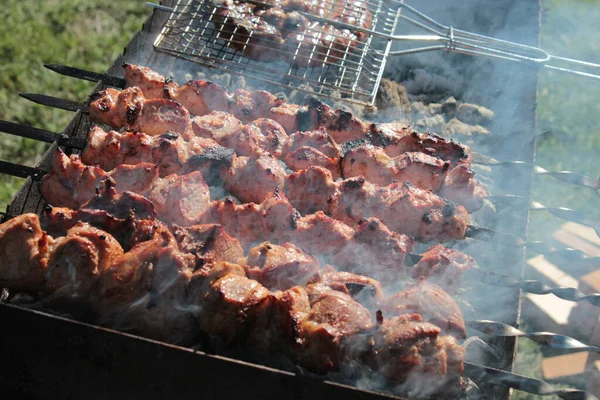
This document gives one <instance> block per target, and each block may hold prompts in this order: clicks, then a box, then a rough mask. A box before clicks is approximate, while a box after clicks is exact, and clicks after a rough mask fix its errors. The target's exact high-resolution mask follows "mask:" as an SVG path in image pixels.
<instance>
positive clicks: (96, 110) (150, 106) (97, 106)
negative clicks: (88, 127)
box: [88, 87, 190, 136]
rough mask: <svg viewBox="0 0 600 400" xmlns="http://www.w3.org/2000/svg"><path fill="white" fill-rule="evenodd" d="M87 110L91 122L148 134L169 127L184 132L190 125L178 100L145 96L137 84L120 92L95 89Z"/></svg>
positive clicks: (155, 133) (162, 131) (162, 130)
mask: <svg viewBox="0 0 600 400" xmlns="http://www.w3.org/2000/svg"><path fill="white" fill-rule="evenodd" d="M88 110H89V112H90V118H91V119H92V121H94V122H97V123H102V124H106V125H109V126H111V127H113V128H116V129H121V128H125V129H127V130H137V131H142V132H144V133H146V134H148V135H151V136H158V135H162V134H164V133H166V132H169V131H172V132H177V133H183V132H185V131H186V130H187V129H188V128H189V125H190V113H189V111H188V110H187V109H186V108H185V107H183V106H182V105H181V104H179V103H177V102H175V101H172V100H169V99H164V98H151V99H146V98H145V97H144V95H143V93H142V90H141V89H139V88H137V87H129V88H127V89H123V90H122V91H120V92H119V91H118V90H115V89H112V88H109V89H106V90H103V91H101V92H98V93H95V94H94V95H93V96H91V98H90V102H89V104H88Z"/></svg>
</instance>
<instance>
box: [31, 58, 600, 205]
mask: <svg viewBox="0 0 600 400" xmlns="http://www.w3.org/2000/svg"><path fill="white" fill-rule="evenodd" d="M44 67H46V68H48V69H50V70H52V71H54V72H57V73H59V74H61V75H65V76H69V77H73V78H78V79H83V80H87V81H90V82H100V81H101V82H102V83H103V84H105V85H109V86H114V87H118V88H124V87H125V86H126V82H125V80H124V79H123V78H117V77H114V76H110V75H107V74H100V73H97V72H93V71H87V70H83V69H80V68H75V67H70V66H66V65H60V64H44ZM21 96H22V97H24V98H26V99H28V100H31V101H33V102H35V103H38V104H42V105H51V106H53V107H58V108H62V109H64V110H68V111H82V112H87V108H84V107H82V106H81V105H80V104H78V103H75V102H73V103H65V101H66V100H63V102H58V101H56V102H54V101H52V104H49V102H50V101H51V99H53V98H52V97H50V96H45V95H38V94H32V93H23V94H21ZM547 132H548V131H542V132H541V133H540V135H543V134H545V133H547ZM472 156H473V163H474V164H480V165H487V166H502V165H514V166H531V167H532V168H533V173H534V174H536V175H540V176H551V177H553V178H555V179H557V180H559V181H561V182H566V183H571V184H574V185H579V186H585V187H589V188H590V189H592V190H594V191H595V192H596V194H597V195H598V196H600V178H597V179H594V178H592V177H589V176H585V175H581V174H578V173H575V172H571V171H557V172H552V171H548V170H546V169H544V168H542V167H540V166H537V165H533V166H532V165H531V164H530V163H527V162H524V161H498V160H496V159H494V158H492V157H489V156H485V155H483V154H479V153H472ZM488 197H491V198H494V197H496V198H498V199H499V200H500V201H505V200H519V199H522V197H519V196H512V195H492V196H488Z"/></svg>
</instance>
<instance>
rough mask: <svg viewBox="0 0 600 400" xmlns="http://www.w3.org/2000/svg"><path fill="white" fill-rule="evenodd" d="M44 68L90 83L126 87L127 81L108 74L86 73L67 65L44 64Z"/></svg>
mask: <svg viewBox="0 0 600 400" xmlns="http://www.w3.org/2000/svg"><path fill="white" fill-rule="evenodd" d="M44 67H46V68H48V69H49V70H52V71H54V72H58V73H59V74H61V75H66V76H73V77H75V78H79V79H83V80H86V81H90V82H99V81H100V82H102V83H103V84H105V85H109V86H115V87H120V88H124V87H125V79H123V78H117V77H114V76H110V75H107V74H100V73H97V72H92V71H86V70H83V69H79V68H75V67H67V66H66V65H60V64H44Z"/></svg>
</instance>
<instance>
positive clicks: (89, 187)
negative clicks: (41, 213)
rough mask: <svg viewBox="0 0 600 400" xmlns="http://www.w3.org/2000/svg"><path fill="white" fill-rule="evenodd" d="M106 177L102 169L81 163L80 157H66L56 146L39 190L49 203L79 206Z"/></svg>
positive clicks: (87, 199) (94, 192) (92, 195)
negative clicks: (48, 169) (48, 170)
mask: <svg viewBox="0 0 600 400" xmlns="http://www.w3.org/2000/svg"><path fill="white" fill-rule="evenodd" d="M107 177H108V175H107V174H106V172H104V171H103V170H102V169H100V168H98V167H92V166H87V165H84V164H83V163H82V162H81V159H80V158H79V156H76V155H71V157H68V156H67V155H66V154H65V153H63V152H62V151H61V150H60V149H58V150H56V152H55V154H54V157H53V158H52V165H51V167H50V173H48V174H46V175H45V176H44V177H43V178H42V182H41V183H40V193H41V194H42V197H44V200H46V202H47V203H48V204H52V205H54V206H59V207H69V208H79V206H81V205H82V204H83V203H85V202H87V201H89V200H90V199H91V198H92V197H94V195H95V194H96V192H97V191H98V190H99V189H100V188H101V187H102V184H103V182H104V181H105V180H106V178H107Z"/></svg>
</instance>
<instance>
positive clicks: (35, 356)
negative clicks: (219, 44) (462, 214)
mask: <svg viewBox="0 0 600 400" xmlns="http://www.w3.org/2000/svg"><path fill="white" fill-rule="evenodd" d="M515 1H516V0H515ZM432 3H436V2H432ZM527 4H528V10H529V11H530V12H529V15H527V19H528V22H529V26H530V27H531V29H530V31H529V32H528V38H527V39H528V41H529V42H530V43H528V44H531V45H535V44H537V35H538V31H539V25H538V21H539V12H540V8H539V3H538V2H537V1H535V0H527ZM164 6H166V7H175V6H177V4H176V0H167V1H164ZM430 6H433V5H430ZM463 6H464V7H465V8H466V7H472V6H473V5H472V4H469V3H468V2H467V3H464V4H463V5H461V7H463ZM507 8H510V5H508V6H507ZM433 15H435V13H433ZM168 21H169V14H167V13H165V12H163V11H155V12H154V13H153V14H152V16H151V17H150V18H149V19H148V20H147V21H146V24H145V25H144V27H143V29H142V30H141V31H140V32H138V33H137V34H136V36H135V37H134V38H133V39H132V40H131V42H130V43H129V45H128V46H127V47H126V49H125V52H124V54H123V55H122V56H121V57H119V58H118V59H117V60H115V62H114V63H113V65H112V66H111V68H110V69H109V70H108V74H110V75H112V76H120V75H121V74H122V72H121V69H120V65H121V64H122V63H123V62H128V63H138V64H142V65H146V66H148V67H150V68H153V69H155V70H158V71H184V70H188V69H189V68H190V64H189V62H190V61H189V60H186V59H183V58H181V57H180V58H178V59H176V58H173V57H171V56H170V54H172V53H169V52H168V51H161V52H156V51H154V46H155V45H157V43H158V45H165V43H166V40H167V39H166V36H165V30H164V29H166V28H165V26H168V25H165V24H167V22H168ZM507 23H508V22H507ZM390 24H391V25H393V24H392V23H391V22H390ZM391 25H390V31H393V26H391ZM470 28H471V29H473V30H477V28H478V27H470ZM179 33H180V36H181V37H182V38H184V39H185V38H186V36H185V32H183V31H181V32H179ZM157 38H158V39H157ZM520 39H523V38H522V37H521V38H520ZM157 41H158V42H157ZM177 44H178V45H179V44H180V43H177ZM188 44H190V46H191V45H192V44H193V43H192V42H189V43H188ZM198 49H200V47H198ZM388 50H389V47H388ZM211 51H216V50H211ZM221 51H224V52H225V53H226V52H227V50H224V49H221ZM209 54H210V55H207V58H208V59H210V58H211V57H214V54H213V53H209ZM453 61H455V62H456V63H457V64H460V63H461V62H462V60H461V59H460V56H459V57H457V58H456V59H454V60H453ZM348 63H349V61H348ZM348 65H350V64H348ZM486 66H487V69H486V71H487V72H486V73H484V74H482V75H480V76H479V77H480V79H482V81H485V80H488V79H489V78H493V77H497V76H498V75H500V74H507V75H511V76H518V77H519V78H520V79H519V82H521V84H520V85H521V86H520V87H521V89H523V88H524V90H522V91H521V92H520V93H521V94H520V96H521V97H520V98H519V104H521V105H522V107H520V108H519V109H518V110H516V111H515V110H506V109H504V110H501V111H500V112H499V113H498V114H497V120H498V121H511V123H512V124H514V126H510V127H509V128H510V129H503V128H506V127H507V126H506V125H505V124H499V125H498V126H497V127H496V128H498V130H499V131H501V132H502V131H504V132H510V131H511V130H512V131H513V132H514V130H515V128H516V127H518V128H519V132H521V133H523V134H506V135H498V137H497V142H494V143H491V144H490V143H488V146H486V147H484V148H475V149H474V150H475V151H478V152H480V153H484V154H489V155H490V156H494V155H495V154H494V153H490V149H492V148H496V149H499V150H500V151H504V150H507V149H510V150H511V154H513V155H514V158H515V159H517V160H520V161H524V162H526V163H529V165H533V163H534V161H535V140H532V136H531V135H529V136H528V135H527V134H526V133H528V132H535V128H536V122H535V95H536V92H535V90H536V84H537V77H536V71H535V70H533V69H529V68H524V67H523V66H521V65H516V64H515V65H510V66H506V65H502V68H495V66H494V65H493V64H486ZM246 68H248V69H252V68H253V66H251V65H247V66H246ZM348 70H349V69H348ZM382 71H383V70H382ZM228 72H230V73H235V72H234V71H228ZM314 73H319V74H328V73H329V72H328V67H327V66H326V68H324V69H323V70H321V71H317V68H315V71H314ZM348 73H349V72H348ZM360 73H363V72H362V71H361V72H360ZM382 73H383V72H382ZM359 75H360V74H359ZM344 76H349V75H344ZM381 76H382V75H379V76H378V77H377V78H376V79H381ZM324 77H325V75H322V77H321V78H318V77H317V78H316V79H317V80H318V79H321V80H322V81H327V80H326V78H324ZM355 78H356V76H354V78H353V79H355ZM489 82H491V83H490V84H489V85H488V87H487V89H486V91H484V92H482V93H481V94H480V100H481V103H482V104H485V102H486V100H490V99H491V98H493V97H494V96H495V95H497V93H498V92H499V91H501V92H502V91H507V90H510V88H506V87H504V86H503V85H502V83H503V82H502V81H501V80H498V79H489ZM106 83H107V82H100V83H99V84H98V86H97V87H96V90H99V89H102V88H104V87H105V86H104V85H105V84H106ZM110 83H111V82H108V84H110ZM113 84H114V83H113ZM89 128H90V121H89V118H88V116H87V115H86V113H85V112H83V111H82V110H79V111H78V112H77V114H76V115H75V117H74V118H73V120H72V121H71V122H70V124H69V125H68V126H67V128H66V129H65V131H64V132H63V135H66V136H63V137H62V138H61V139H59V138H57V141H56V142H54V143H53V145H52V146H51V148H50V149H49V151H48V152H47V153H46V155H45V156H44V158H43V160H42V162H41V163H40V165H38V166H37V168H38V169H39V170H40V171H44V170H48V169H49V166H50V161H51V158H52V154H53V152H54V150H55V149H56V148H57V147H58V146H59V145H61V146H63V145H65V143H66V140H73V139H82V140H83V139H85V138H86V135H87V133H88V131H89ZM533 139H534V138H533ZM71 143H76V142H71ZM73 147H75V148H76V146H73ZM67 149H72V147H68V148H67ZM75 151H76V150H75ZM505 154H508V153H507V152H505ZM0 167H1V166H0ZM2 171H3V172H9V173H13V174H21V175H26V176H29V177H28V179H27V181H26V183H25V184H24V186H23V187H22V188H21V190H20V191H19V192H18V193H17V195H16V196H15V198H14V199H13V201H12V202H11V204H10V206H9V207H8V209H7V214H8V215H18V214H21V213H26V212H36V213H41V212H42V210H43V207H44V202H43V200H42V198H41V196H40V194H39V183H38V180H37V179H36V176H31V171H30V170H21V171H19V170H13V171H9V170H7V169H2ZM519 174H520V175H518V176H515V175H514V174H513V175H512V176H510V177H507V176H506V175H505V174H504V173H503V171H502V170H495V171H493V172H492V174H491V175H492V176H491V178H492V180H493V181H494V185H495V187H494V190H495V191H497V193H512V194H515V195H518V196H522V197H523V198H525V199H528V198H529V192H530V188H531V176H532V171H531V169H530V168H523V169H521V170H520V172H519ZM527 203H528V202H527V201H526V202H525V204H527ZM528 212H529V211H528V208H527V207H523V206H512V207H511V206H509V207H505V208H504V209H502V210H499V211H498V218H497V220H496V222H495V225H494V226H493V228H494V229H496V230H498V231H500V232H510V233H512V234H514V235H516V236H520V237H522V238H525V237H526V233H527V232H526V231H527V222H528ZM456 245H457V247H460V248H461V249H462V250H463V251H465V252H467V253H469V254H473V255H474V256H475V257H476V259H477V261H478V262H479V263H480V264H481V265H494V266H495V267H496V270H498V271H499V272H501V273H504V274H506V275H508V276H510V277H513V278H516V279H517V280H518V279H519V278H520V277H522V268H523V259H524V251H525V250H524V247H523V246H520V247H510V246H506V245H504V244H501V243H495V242H493V240H492V242H483V241H474V240H465V241H462V242H461V243H456ZM472 295H473V296H480V297H481V298H482V299H485V298H486V296H487V293H486V290H485V288H484V287H475V288H474V289H473V294H472ZM497 296H499V297H503V298H505V299H506V302H505V303H504V304H503V307H501V309H490V308H483V309H480V308H476V309H475V310H473V315H479V316H480V317H485V318H486V319H493V320H496V321H500V322H503V323H505V324H508V325H511V326H518V324H519V317H520V309H521V305H520V297H519V289H518V286H513V287H508V288H504V289H501V290H499V291H498V294H497ZM475 307H483V305H482V306H477V305H476V306H475ZM484 313H485V314H484ZM0 318H2V320H3V322H4V324H3V325H4V328H3V336H4V338H3V340H2V341H1V343H2V344H1V346H2V354H4V355H5V357H4V360H3V361H4V362H3V363H2V365H1V366H0V371H1V372H0V388H1V389H0V392H6V393H8V394H13V395H14V394H19V395H21V396H23V395H25V396H31V397H44V398H54V397H56V398H70V397H77V396H79V395H80V393H86V394H87V395H88V397H91V398H107V397H108V398H114V397H128V398H129V397H131V398H137V397H142V396H144V397H150V398H159V397H164V396H171V397H183V396H185V395H198V394H199V393H201V394H202V395H203V396H207V397H209V398H233V397H234V396H236V397H237V396H244V397H250V398H255V397H256V398H258V397H259V396H260V397H261V398H273V399H275V398H280V397H281V396H284V397H290V396H294V398H299V399H300V398H302V399H304V398H323V399H325V398H331V397H337V396H345V397H347V398H373V399H375V398H388V397H389V396H388V395H385V394H382V393H379V392H370V391H368V390H363V389H357V388H354V387H351V386H345V385H343V384H339V383H332V382H328V381H322V380H317V379H314V378H313V377H308V376H306V375H305V374H303V373H302V372H301V371H297V372H295V373H293V372H289V371H284V370H280V369H275V368H271V367H264V366H260V365H256V364H254V363H250V362H248V361H247V360H246V361H240V360H236V359H233V358H226V357H223V356H219V355H211V354H206V353H203V352H199V351H195V350H193V349H184V348H181V347H177V346H172V345H167V344H164V343H160V342H156V341H152V340H148V339H144V338H140V337H136V336H132V335H129V334H125V333H122V332H117V331H113V330H109V329H105V328H100V327H96V326H92V325H88V324H85V323H82V322H77V321H73V320H71V319H68V318H64V317H61V316H56V315H50V314H48V313H46V312H43V311H36V310H32V309H29V308H23V307H19V306H14V305H9V304H5V303H0ZM467 319H469V318H467ZM470 319H473V318H470ZM513 333H514V332H513ZM488 345H489V346H490V348H492V349H493V351H492V353H493V354H488V356H487V357H483V359H484V361H485V365H489V366H491V367H494V368H498V369H505V370H510V369H511V368H512V364H513V360H514V355H515V339H514V337H511V336H507V337H492V338H491V339H490V340H489V341H488ZM475 347H476V346H475ZM235 356H237V355H235ZM484 356H485V354H484ZM250 361H253V360H250ZM469 368H470V371H471V373H472V374H473V375H477V373H479V372H482V373H486V371H485V370H481V369H477V367H473V366H467V370H468V371H469ZM48 371H52V372H51V373H49V372H48ZM134 371H135V372H134ZM511 379H513V378H507V377H506V376H504V375H502V372H500V371H497V372H495V373H492V372H491V370H487V374H486V376H485V378H484V379H482V380H478V381H477V384H478V385H479V388H480V390H481V391H482V393H483V394H485V395H487V396H488V397H490V398H507V397H508V395H509V386H510V387H518V386H519V385H523V382H524V381H518V380H517V381H518V382H517V381H514V379H513V380H512V381H511ZM486 382H487V383H486ZM499 382H504V383H505V385H506V386H502V385H498V384H497V383H499ZM515 382H517V383H515ZM527 385H530V386H527ZM531 385H533V386H531ZM534 386H535V384H534V383H531V382H530V383H529V384H525V387H529V388H530V389H532V388H533V389H532V390H537V391H538V392H548V391H549V390H551V389H549V388H548V387H542V386H540V387H538V388H535V387H534ZM521 387H522V386H521ZM90 388H92V389H93V390H92V391H90V390H89V389H90ZM573 395H574V394H573ZM564 396H566V397H565V398H575V397H569V394H568V393H567V394H564Z"/></svg>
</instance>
